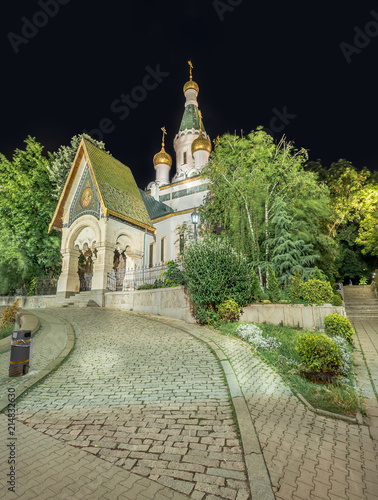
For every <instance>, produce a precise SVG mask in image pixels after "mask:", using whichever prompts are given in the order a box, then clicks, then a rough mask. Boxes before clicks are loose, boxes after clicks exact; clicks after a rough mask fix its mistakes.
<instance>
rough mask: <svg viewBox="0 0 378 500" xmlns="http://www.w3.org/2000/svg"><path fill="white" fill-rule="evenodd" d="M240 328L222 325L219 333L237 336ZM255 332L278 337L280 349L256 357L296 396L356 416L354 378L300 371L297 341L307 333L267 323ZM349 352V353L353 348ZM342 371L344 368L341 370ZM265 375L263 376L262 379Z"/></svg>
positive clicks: (357, 404) (233, 324)
mask: <svg viewBox="0 0 378 500" xmlns="http://www.w3.org/2000/svg"><path fill="white" fill-rule="evenodd" d="M241 325H244V326H245V324H243V323H241V324H240V323H239V324H238V323H223V324H221V325H220V326H219V329H220V331H221V332H222V333H223V334H224V335H234V334H235V333H236V330H237V329H239V328H240V326H241ZM250 325H251V324H248V326H250ZM255 328H259V329H260V331H261V333H262V335H263V336H264V337H265V338H267V337H275V338H277V340H278V341H279V342H280V343H281V346H280V347H279V349H273V350H261V349H257V350H256V351H255V356H258V357H259V358H261V359H262V360H264V362H265V363H264V364H266V365H269V366H270V367H271V368H272V369H273V370H274V372H275V373H279V374H280V376H281V377H282V378H283V381H284V383H285V384H287V385H288V386H289V387H290V388H291V389H292V390H293V391H294V392H299V393H300V394H302V395H303V396H304V397H305V398H306V400H307V401H308V402H309V403H310V404H311V405H312V406H314V407H315V408H320V409H322V410H327V411H332V412H335V413H339V414H344V415H345V414H346V415H352V416H355V414H356V410H357V409H358V408H359V407H360V406H361V402H360V399H359V396H358V395H357V394H356V391H355V389H354V386H353V381H352V380H351V375H352V374H348V380H346V379H344V380H342V379H335V378H329V377H327V376H324V377H311V376H310V375H309V374H308V373H304V372H303V371H302V370H301V365H300V362H301V360H300V357H299V355H298V353H297V351H296V346H297V342H298V339H299V338H300V337H302V335H303V333H304V332H303V330H301V329H299V328H293V327H287V326H275V325H269V324H265V323H264V324H259V325H255ZM348 350H349V351H350V348H348ZM342 363H343V362H342ZM259 366H260V370H264V368H262V367H261V365H259ZM342 366H343V365H342ZM342 369H343V368H342V367H341V369H340V370H342ZM265 370H267V371H268V370H269V371H270V369H269V368H268V366H265ZM270 373H272V372H270ZM266 375H267V374H266V373H263V374H262V376H263V377H265V376H266Z"/></svg>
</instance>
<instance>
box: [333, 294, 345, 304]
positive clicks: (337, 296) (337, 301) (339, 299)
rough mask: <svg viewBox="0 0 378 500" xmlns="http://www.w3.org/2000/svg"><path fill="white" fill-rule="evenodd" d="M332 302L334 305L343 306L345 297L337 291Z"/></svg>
mask: <svg viewBox="0 0 378 500" xmlns="http://www.w3.org/2000/svg"><path fill="white" fill-rule="evenodd" d="M331 304H332V305H333V306H342V305H343V299H342V297H341V295H340V294H339V293H337V292H336V293H335V294H334V295H333V297H332V301H331Z"/></svg>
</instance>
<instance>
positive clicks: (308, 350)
mask: <svg viewBox="0 0 378 500" xmlns="http://www.w3.org/2000/svg"><path fill="white" fill-rule="evenodd" d="M296 351H297V352H298V354H299V356H300V358H301V361H302V363H303V365H304V366H305V367H306V368H307V369H308V370H310V371H312V372H320V373H324V374H326V375H338V374H340V373H341V368H342V358H341V347H340V346H339V344H336V342H334V340H333V339H330V338H329V337H327V335H325V334H324V333H307V334H304V335H302V336H301V337H300V338H299V339H298V342H297V346H296Z"/></svg>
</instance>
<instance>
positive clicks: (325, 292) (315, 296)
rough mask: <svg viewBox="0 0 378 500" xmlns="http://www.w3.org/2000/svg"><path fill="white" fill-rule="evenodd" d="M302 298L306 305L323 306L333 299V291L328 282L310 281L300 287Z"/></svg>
mask: <svg viewBox="0 0 378 500" xmlns="http://www.w3.org/2000/svg"><path fill="white" fill-rule="evenodd" d="M302 297H303V300H305V301H306V302H307V303H308V304H315V305H317V306H323V305H324V304H329V303H330V302H331V301H332V298H333V290H332V287H331V284H330V283H329V281H321V280H318V279H310V280H308V281H307V282H306V283H304V284H303V286H302Z"/></svg>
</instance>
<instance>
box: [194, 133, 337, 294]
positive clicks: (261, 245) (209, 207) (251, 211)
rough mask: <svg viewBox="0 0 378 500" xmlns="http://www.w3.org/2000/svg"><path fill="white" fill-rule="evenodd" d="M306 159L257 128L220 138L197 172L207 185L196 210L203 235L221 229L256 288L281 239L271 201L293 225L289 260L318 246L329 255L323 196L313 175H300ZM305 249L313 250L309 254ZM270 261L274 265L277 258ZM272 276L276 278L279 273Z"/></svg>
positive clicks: (301, 152)
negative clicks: (252, 276)
mask: <svg viewBox="0 0 378 500" xmlns="http://www.w3.org/2000/svg"><path fill="white" fill-rule="evenodd" d="M306 159H307V153H306V151H305V150H304V149H301V150H297V149H295V148H294V146H293V144H292V143H290V142H287V141H286V140H285V138H282V139H281V140H280V141H279V143H278V144H275V143H274V141H273V139H272V137H271V136H270V135H269V134H266V133H265V132H264V131H263V130H261V128H258V129H257V130H256V131H252V132H251V133H250V134H249V135H248V136H247V137H242V138H240V137H237V136H236V135H235V136H232V135H229V134H226V135H224V136H223V137H221V138H219V139H218V141H217V142H216V144H215V147H214V150H213V152H212V154H211V156H210V161H209V163H208V164H207V165H206V166H205V167H204V169H203V171H202V174H201V175H202V176H203V177H204V178H206V179H208V181H209V195H208V197H207V199H206V202H205V204H204V205H203V207H202V209H203V210H202V221H203V223H204V226H205V230H206V232H208V233H209V232H210V233H211V232H213V233H216V232H219V229H220V228H222V230H223V231H224V232H225V233H227V235H228V236H229V238H230V241H231V243H232V244H233V245H234V247H235V248H236V249H237V250H241V251H243V252H244V253H245V255H246V256H247V257H248V258H249V260H250V261H251V263H252V264H253V266H254V269H256V271H257V274H258V277H259V282H260V286H261V288H262V287H263V271H264V269H265V267H266V263H267V262H268V261H270V253H272V252H274V250H275V247H276V245H278V244H279V239H276V240H275V239H274V238H280V237H281V235H282V234H283V232H282V231H281V234H279V233H280V230H281V229H282V227H281V228H280V224H281V222H282V221H280V220H279V219H277V218H276V219H274V218H275V216H277V217H278V215H279V214H278V212H279V208H278V204H277V203H275V200H276V199H277V198H279V199H280V200H281V201H282V203H283V204H285V207H286V210H287V213H288V217H290V218H291V219H292V220H293V221H295V225H294V226H293V229H292V231H290V241H291V242H292V245H291V247H290V249H288V250H290V252H289V255H290V256H291V257H292V259H295V257H294V254H295V252H299V255H300V256H301V258H302V257H303V258H304V257H308V256H309V255H315V254H316V253H317V250H318V248H320V246H322V252H323V253H325V254H329V252H328V240H327V235H326V228H325V227H323V226H324V224H323V222H322V221H323V219H324V218H325V217H326V216H327V215H328V208H327V207H328V190H327V188H326V187H325V186H323V185H320V184H318V183H317V181H316V175H315V174H313V173H312V172H305V171H304V169H303V164H304V162H305V161H306ZM289 201H290V203H289ZM273 219H274V222H273ZM282 223H283V222H282ZM285 224H286V219H285ZM286 229H287V230H289V229H288V226H287V225H285V230H286ZM275 231H276V232H275ZM306 245H313V247H314V251H312V248H311V247H307V246H306ZM274 256H275V257H277V259H278V258H279V252H276V253H275V254H274ZM302 263H304V261H303V259H302ZM283 264H284V266H283V273H285V274H286V273H287V272H288V271H287V270H288V269H291V270H292V271H291V272H294V270H293V268H292V264H293V260H291V261H290V260H289V261H288V263H287V262H286V260H284V262H283ZM300 264H301V263H299V264H298V265H300ZM280 265H281V262H280ZM276 271H277V272H281V271H279V267H277V268H276ZM289 275H290V274H289ZM289 275H288V276H289ZM288 276H287V278H288Z"/></svg>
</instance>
